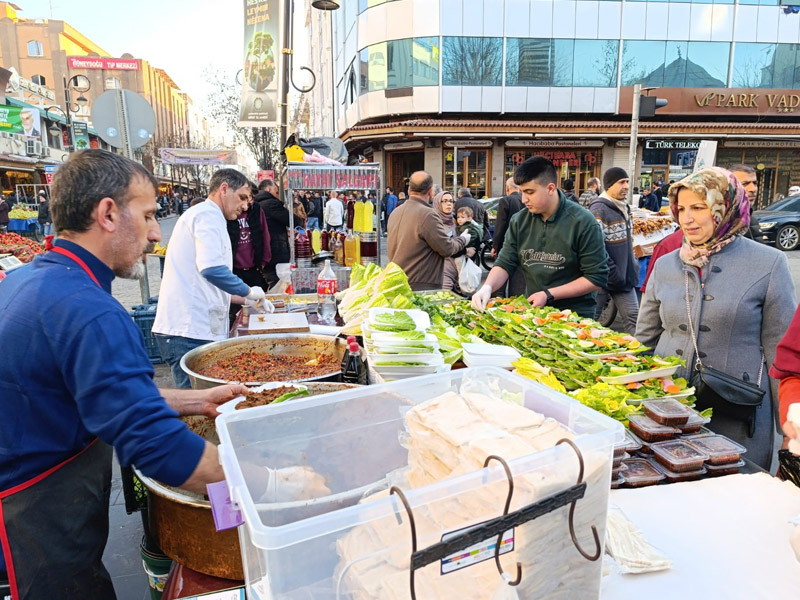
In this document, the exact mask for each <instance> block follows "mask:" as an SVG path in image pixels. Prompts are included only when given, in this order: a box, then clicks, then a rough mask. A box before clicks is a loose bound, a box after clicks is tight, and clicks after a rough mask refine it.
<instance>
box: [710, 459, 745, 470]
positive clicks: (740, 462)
mask: <svg viewBox="0 0 800 600" xmlns="http://www.w3.org/2000/svg"><path fill="white" fill-rule="evenodd" d="M742 467H744V459H743V458H740V459H739V460H737V461H736V462H732V463H725V464H723V465H712V464H708V465H705V467H704V468H705V469H706V471H708V472H709V473H714V472H715V471H727V470H728V469H741V468H742Z"/></svg>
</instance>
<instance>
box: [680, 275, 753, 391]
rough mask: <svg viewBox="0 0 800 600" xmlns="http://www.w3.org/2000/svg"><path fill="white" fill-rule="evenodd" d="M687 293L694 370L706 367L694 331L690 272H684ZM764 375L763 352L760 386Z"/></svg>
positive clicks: (687, 312) (687, 314) (687, 315)
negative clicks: (701, 358)
mask: <svg viewBox="0 0 800 600" xmlns="http://www.w3.org/2000/svg"><path fill="white" fill-rule="evenodd" d="M683 278H684V284H685V293H686V317H687V318H688V319H689V336H690V337H691V339H692V346H694V360H695V362H694V370H695V371H698V370H700V369H702V368H704V365H703V362H702V361H701V360H700V350H698V349H697V334H695V331H694V324H693V323H692V306H691V304H690V303H689V272H688V271H684V272H683ZM763 376H764V353H763V352H762V353H761V366H760V367H759V369H758V383H757V384H756V385H758V387H761V378H762V377H763Z"/></svg>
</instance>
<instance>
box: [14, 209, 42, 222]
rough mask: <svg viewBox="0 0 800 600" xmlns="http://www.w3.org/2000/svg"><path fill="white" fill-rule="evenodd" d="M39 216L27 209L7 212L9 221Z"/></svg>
mask: <svg viewBox="0 0 800 600" xmlns="http://www.w3.org/2000/svg"><path fill="white" fill-rule="evenodd" d="M38 216H39V213H37V212H36V211H35V210H28V209H27V208H21V207H19V206H18V207H16V208H12V209H11V210H10V211H9V212H8V218H9V219H26V220H27V219H35V218H36V217H38Z"/></svg>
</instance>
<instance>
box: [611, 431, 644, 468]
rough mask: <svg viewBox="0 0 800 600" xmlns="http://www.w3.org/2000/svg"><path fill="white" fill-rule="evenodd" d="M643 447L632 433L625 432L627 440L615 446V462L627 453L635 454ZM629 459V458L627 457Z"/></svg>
mask: <svg viewBox="0 0 800 600" xmlns="http://www.w3.org/2000/svg"><path fill="white" fill-rule="evenodd" d="M641 447H642V442H641V441H640V440H639V438H637V437H636V436H634V435H633V434H632V433H631V432H630V431H628V430H627V429H626V430H625V440H624V441H623V442H622V443H620V444H617V445H616V446H614V460H615V461H616V459H617V457H618V456H622V455H624V454H625V453H626V452H627V453H628V454H633V453H634V452H638V451H639V449H641ZM626 458H627V457H626Z"/></svg>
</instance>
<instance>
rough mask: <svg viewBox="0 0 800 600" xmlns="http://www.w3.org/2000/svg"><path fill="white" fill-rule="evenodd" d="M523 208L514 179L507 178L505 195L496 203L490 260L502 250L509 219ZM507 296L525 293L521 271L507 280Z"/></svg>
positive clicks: (515, 272) (517, 271)
mask: <svg viewBox="0 0 800 600" xmlns="http://www.w3.org/2000/svg"><path fill="white" fill-rule="evenodd" d="M523 208H525V207H524V205H523V204H522V194H521V193H520V191H519V186H518V185H517V184H516V183H514V178H513V177H509V178H508V180H507V181H506V195H505V196H503V197H502V198H500V200H499V201H498V202H497V218H496V219H495V221H494V237H493V238H492V258H497V256H498V255H499V254H500V250H502V249H503V242H504V241H505V239H506V231H508V224H509V222H510V221H511V217H513V216H514V215H516V214H517V213H518V212H519V211H521V210H522V209H523ZM507 293H508V296H509V297H513V296H520V295H522V294H524V293H525V273H523V271H522V269H517V270H516V271H514V273H512V274H511V276H510V277H509V278H508V290H507Z"/></svg>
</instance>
